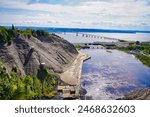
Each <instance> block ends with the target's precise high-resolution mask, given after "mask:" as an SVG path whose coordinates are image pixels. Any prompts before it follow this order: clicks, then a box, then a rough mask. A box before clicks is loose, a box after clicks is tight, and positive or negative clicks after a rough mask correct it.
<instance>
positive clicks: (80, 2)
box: [0, 0, 150, 30]
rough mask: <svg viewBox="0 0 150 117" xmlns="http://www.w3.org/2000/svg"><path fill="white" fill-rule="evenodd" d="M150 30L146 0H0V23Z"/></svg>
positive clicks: (147, 1) (149, 9) (148, 4)
mask: <svg viewBox="0 0 150 117" xmlns="http://www.w3.org/2000/svg"><path fill="white" fill-rule="evenodd" d="M11 24H14V25H18V26H38V27H41V26H42V27H45V26H46V27H78V28H104V29H127V30H128V29H138V30H150V0H1V1H0V25H5V26H7V25H11Z"/></svg>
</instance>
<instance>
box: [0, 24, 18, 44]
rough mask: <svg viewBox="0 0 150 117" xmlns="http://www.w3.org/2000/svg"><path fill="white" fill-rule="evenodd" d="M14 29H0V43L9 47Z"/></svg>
mask: <svg viewBox="0 0 150 117" xmlns="http://www.w3.org/2000/svg"><path fill="white" fill-rule="evenodd" d="M15 31H16V30H14V29H7V28H5V27H0V43H2V44H6V43H7V44H8V45H11V44H12V42H13V38H14V35H15Z"/></svg>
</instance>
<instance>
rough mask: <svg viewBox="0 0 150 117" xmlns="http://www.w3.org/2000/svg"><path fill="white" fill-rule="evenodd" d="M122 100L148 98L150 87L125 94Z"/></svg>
mask: <svg viewBox="0 0 150 117" xmlns="http://www.w3.org/2000/svg"><path fill="white" fill-rule="evenodd" d="M123 99H124V100H150V89H149V88H146V89H140V90H137V91H133V92H131V93H129V94H127V95H126V96H125V97H124V98H123Z"/></svg>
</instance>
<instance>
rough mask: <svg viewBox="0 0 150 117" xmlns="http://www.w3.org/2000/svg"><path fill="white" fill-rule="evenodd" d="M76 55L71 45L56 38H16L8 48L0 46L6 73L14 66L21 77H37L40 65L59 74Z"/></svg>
mask: <svg viewBox="0 0 150 117" xmlns="http://www.w3.org/2000/svg"><path fill="white" fill-rule="evenodd" d="M77 55H78V52H77V51H76V49H75V48H74V46H73V45H72V44H70V43H69V42H67V41H66V40H64V39H61V38H60V37H57V36H51V37H39V38H38V39H37V38H35V37H33V36H31V37H30V38H29V37H26V36H18V37H17V38H15V39H14V42H13V44H11V45H10V46H7V45H2V44H0V60H1V61H2V62H3V63H4V64H5V66H6V68H7V70H8V71H11V70H12V68H13V67H14V66H15V67H16V68H17V72H18V73H19V74H21V75H37V74H38V70H39V66H40V65H41V64H44V66H45V67H46V68H47V70H49V71H53V72H55V73H60V72H62V70H63V67H65V66H66V65H67V64H69V63H72V62H73V61H74V59H75V58H76V56H77Z"/></svg>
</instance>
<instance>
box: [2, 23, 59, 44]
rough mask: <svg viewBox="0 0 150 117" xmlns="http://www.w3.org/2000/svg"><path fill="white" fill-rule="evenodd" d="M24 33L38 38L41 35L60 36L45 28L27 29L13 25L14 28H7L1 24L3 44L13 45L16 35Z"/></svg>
mask: <svg viewBox="0 0 150 117" xmlns="http://www.w3.org/2000/svg"><path fill="white" fill-rule="evenodd" d="M19 35H23V36H26V37H28V38H30V37H31V36H34V37H36V38H39V37H41V36H45V37H58V36H57V35H55V34H53V33H52V34H50V33H48V32H46V31H44V30H33V29H30V28H27V29H26V30H19V29H17V28H15V27H14V25H12V28H5V27H2V26H0V43H2V44H8V45H11V44H12V43H13V41H14V38H15V37H16V36H19Z"/></svg>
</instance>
